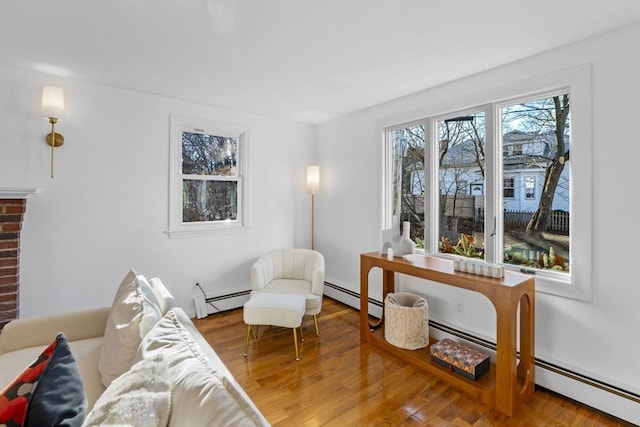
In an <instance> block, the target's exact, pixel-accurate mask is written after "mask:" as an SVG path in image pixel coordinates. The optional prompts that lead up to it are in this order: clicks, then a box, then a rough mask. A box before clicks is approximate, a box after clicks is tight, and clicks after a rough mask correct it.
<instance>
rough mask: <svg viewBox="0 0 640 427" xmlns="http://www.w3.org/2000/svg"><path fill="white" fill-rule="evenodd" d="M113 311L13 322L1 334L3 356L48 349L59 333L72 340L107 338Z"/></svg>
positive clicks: (0, 341)
mask: <svg viewBox="0 0 640 427" xmlns="http://www.w3.org/2000/svg"><path fill="white" fill-rule="evenodd" d="M109 309H110V308H109V307H102V308H96V309H92V310H86V311H78V312H74V313H65V314H57V315H53V316H43V317H29V318H24V319H17V320H13V321H11V322H9V323H7V324H6V325H5V327H4V328H3V329H2V332H0V354H3V353H8V352H10V351H14V350H19V349H21V348H28V347H36V346H40V345H43V346H46V345H48V344H50V343H51V341H53V339H54V338H55V337H56V335H57V334H58V333H59V332H64V334H65V336H66V337H67V340H69V341H76V340H81V339H86V338H94V337H101V336H103V335H104V329H105V327H106V324H107V317H109Z"/></svg>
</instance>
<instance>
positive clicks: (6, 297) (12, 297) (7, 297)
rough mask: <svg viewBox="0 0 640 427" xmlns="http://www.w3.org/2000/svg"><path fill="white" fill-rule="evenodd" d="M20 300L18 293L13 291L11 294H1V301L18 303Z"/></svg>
mask: <svg viewBox="0 0 640 427" xmlns="http://www.w3.org/2000/svg"><path fill="white" fill-rule="evenodd" d="M17 302H18V294H17V293H15V292H13V293H10V294H0V303H12V304H14V305H16V303H17Z"/></svg>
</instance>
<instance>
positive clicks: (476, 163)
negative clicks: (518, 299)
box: [383, 69, 592, 299]
mask: <svg viewBox="0 0 640 427" xmlns="http://www.w3.org/2000/svg"><path fill="white" fill-rule="evenodd" d="M571 73H575V74H574V75H573V76H572V78H573V80H571V78H569V79H568V80H569V84H568V85H567V86H565V87H562V88H560V89H554V90H550V91H548V92H538V94H537V95H527V96H526V97H525V96H523V97H517V96H516V97H514V96H511V97H507V96H503V97H502V100H501V101H496V102H491V103H488V104H483V105H480V106H478V107H477V108H471V109H467V110H461V111H457V112H453V113H447V114H443V115H437V116H431V117H425V118H423V119H419V120H416V121H414V122H409V123H408V124H403V125H397V126H390V127H387V128H386V129H385V130H384V132H385V141H386V145H385V147H386V148H385V149H386V155H385V158H386V159H387V160H386V171H387V173H386V183H387V184H386V187H385V188H386V190H385V191H386V193H385V194H386V196H385V200H386V201H387V203H386V205H385V216H384V218H385V222H384V224H383V227H390V226H391V225H392V222H391V219H392V218H393V216H395V215H397V216H399V217H400V219H401V221H399V223H402V221H409V222H410V223H411V238H412V239H413V240H414V241H415V242H416V247H417V248H424V251H425V252H426V253H428V254H432V255H434V256H441V257H448V258H455V257H467V258H474V259H478V260H484V261H485V262H488V263H492V264H501V265H503V266H504V267H505V268H507V269H512V270H515V271H520V270H522V271H526V272H528V273H531V274H535V275H536V288H537V289H538V290H543V291H545V292H549V293H553V294H557V295H563V296H570V297H575V298H580V299H588V298H589V297H590V292H591V279H590V277H591V274H592V273H591V271H590V269H591V264H592V263H591V246H590V242H591V237H590V224H591V211H590V209H589V206H590V200H591V195H590V192H589V186H590V179H591V178H590V177H591V174H590V172H589V167H590V159H591V151H592V147H591V144H592V143H591V134H590V132H589V129H590V128H589V115H590V108H587V106H588V105H590V104H588V100H589V96H588V95H589V93H590V92H589V91H588V86H589V85H588V79H585V77H586V76H590V74H588V73H585V72H584V70H583V69H582V70H571ZM571 73H569V72H567V74H571ZM562 77H564V76H559V77H558V78H559V79H560V78H562ZM551 78H552V77H549V78H546V77H545V79H547V80H550V79H551ZM541 80H544V79H541ZM536 83H537V82H536ZM559 87H560V86H559ZM523 88H524V89H523V92H524V93H532V92H533V91H532V90H531V89H530V88H527V87H526V85H524V86H523ZM574 88H576V92H577V93H578V98H580V101H581V102H580V103H578V110H579V112H580V113H581V116H580V119H579V120H577V121H576V118H575V117H574V110H573V107H574V102H573V100H574V95H573V94H572V91H573V89H574ZM511 89H513V88H511ZM576 122H577V123H580V124H581V125H582V126H583V127H581V128H580V129H579V130H578V135H580V136H581V137H582V138H580V139H576V136H575V135H574V131H575V129H574V127H575V126H574V124H575V123H576ZM574 140H576V141H578V142H576V143H575V144H574V143H573V141H574ZM574 145H575V147H574ZM574 162H578V166H580V167H579V168H574V167H573V166H575V165H573V163H574ZM572 165H573V166H572ZM576 169H577V170H579V173H577V174H576V173H575V170H576ZM576 179H577V180H578V181H579V182H578V183H576V182H575V181H576ZM576 206H579V207H580V208H579V209H576ZM576 229H578V230H581V232H579V233H576Z"/></svg>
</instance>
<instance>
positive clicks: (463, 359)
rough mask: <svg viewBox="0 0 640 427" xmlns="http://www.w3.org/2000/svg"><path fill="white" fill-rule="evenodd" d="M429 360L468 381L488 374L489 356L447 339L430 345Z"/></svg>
mask: <svg viewBox="0 0 640 427" xmlns="http://www.w3.org/2000/svg"><path fill="white" fill-rule="evenodd" d="M429 353H430V354H431V360H432V361H434V362H436V363H438V364H440V365H442V366H444V367H446V368H449V369H450V370H452V371H454V372H457V373H458V374H461V375H463V376H465V377H467V378H469V379H470V380H474V381H476V380H477V379H478V378H480V377H481V376H483V375H484V374H486V373H487V372H489V365H490V363H491V361H490V359H489V355H488V354H485V353H482V352H481V351H478V350H475V349H473V348H471V347H468V346H466V345H464V344H460V343H457V342H455V341H452V340H450V339H448V338H446V339H444V340H442V341H438V342H436V343H435V344H432V345H431V347H430V348H429Z"/></svg>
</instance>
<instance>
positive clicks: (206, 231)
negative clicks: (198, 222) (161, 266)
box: [166, 224, 251, 239]
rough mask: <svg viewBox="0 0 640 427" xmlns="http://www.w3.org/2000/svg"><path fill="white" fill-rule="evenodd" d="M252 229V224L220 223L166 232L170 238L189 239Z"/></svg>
mask: <svg viewBox="0 0 640 427" xmlns="http://www.w3.org/2000/svg"><path fill="white" fill-rule="evenodd" d="M250 229H251V226H249V225H237V224H220V225H215V226H210V225H209V226H194V227H188V228H187V227H185V228H183V229H179V230H167V231H166V233H167V235H168V236H169V238H170V239H188V238H197V237H207V236H212V235H220V234H233V233H242V232H245V231H249V230H250Z"/></svg>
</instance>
